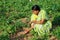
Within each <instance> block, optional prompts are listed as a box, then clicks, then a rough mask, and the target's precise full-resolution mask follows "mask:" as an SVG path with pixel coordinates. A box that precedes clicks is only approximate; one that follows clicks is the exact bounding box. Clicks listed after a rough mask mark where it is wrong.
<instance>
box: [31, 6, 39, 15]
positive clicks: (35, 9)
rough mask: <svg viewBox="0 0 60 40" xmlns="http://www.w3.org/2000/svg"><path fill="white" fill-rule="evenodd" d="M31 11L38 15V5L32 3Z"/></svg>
mask: <svg viewBox="0 0 60 40" xmlns="http://www.w3.org/2000/svg"><path fill="white" fill-rule="evenodd" d="M32 11H33V13H34V14H36V15H38V13H39V11H40V7H39V6H38V5H34V6H33V7H32Z"/></svg>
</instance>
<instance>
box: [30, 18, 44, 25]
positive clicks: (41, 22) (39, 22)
mask: <svg viewBox="0 0 60 40" xmlns="http://www.w3.org/2000/svg"><path fill="white" fill-rule="evenodd" d="M44 22H45V19H42V20H40V21H36V20H34V21H31V22H30V23H35V24H43V23H44Z"/></svg>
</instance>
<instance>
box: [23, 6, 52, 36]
mask: <svg viewBox="0 0 60 40" xmlns="http://www.w3.org/2000/svg"><path fill="white" fill-rule="evenodd" d="M30 23H31V28H29V29H28V30H27V31H24V34H26V33H28V32H29V31H30V30H31V29H34V31H35V32H36V33H38V35H39V36H40V37H43V36H44V35H45V34H46V33H47V34H49V33H50V29H51V28H52V23H51V21H50V20H49V17H48V15H47V14H46V11H45V10H41V9H40V7H39V6H38V5H34V6H33V7H32V15H31V21H30Z"/></svg>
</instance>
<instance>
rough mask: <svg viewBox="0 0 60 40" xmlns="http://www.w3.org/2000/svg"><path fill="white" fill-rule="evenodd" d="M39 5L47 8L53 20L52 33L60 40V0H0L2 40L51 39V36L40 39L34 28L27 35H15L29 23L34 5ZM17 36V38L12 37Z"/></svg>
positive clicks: (0, 31)
mask: <svg viewBox="0 0 60 40" xmlns="http://www.w3.org/2000/svg"><path fill="white" fill-rule="evenodd" d="M35 4H37V5H39V6H40V7H41V9H44V10H46V12H47V14H48V15H49V17H50V19H51V21H52V29H51V34H52V35H53V36H54V37H56V38H57V40H60V0H0V40H27V39H28V40H49V39H50V38H49V36H47V35H46V36H45V37H44V38H42V39H40V38H39V37H38V36H37V34H36V33H35V32H34V31H33V30H32V31H31V32H29V33H28V36H29V38H27V39H26V36H27V35H21V36H20V37H15V36H16V34H17V33H19V32H21V31H23V28H29V27H30V25H29V24H28V23H29V21H30V16H31V14H32V10H31V8H32V6H33V5H35ZM12 37H15V38H12Z"/></svg>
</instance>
